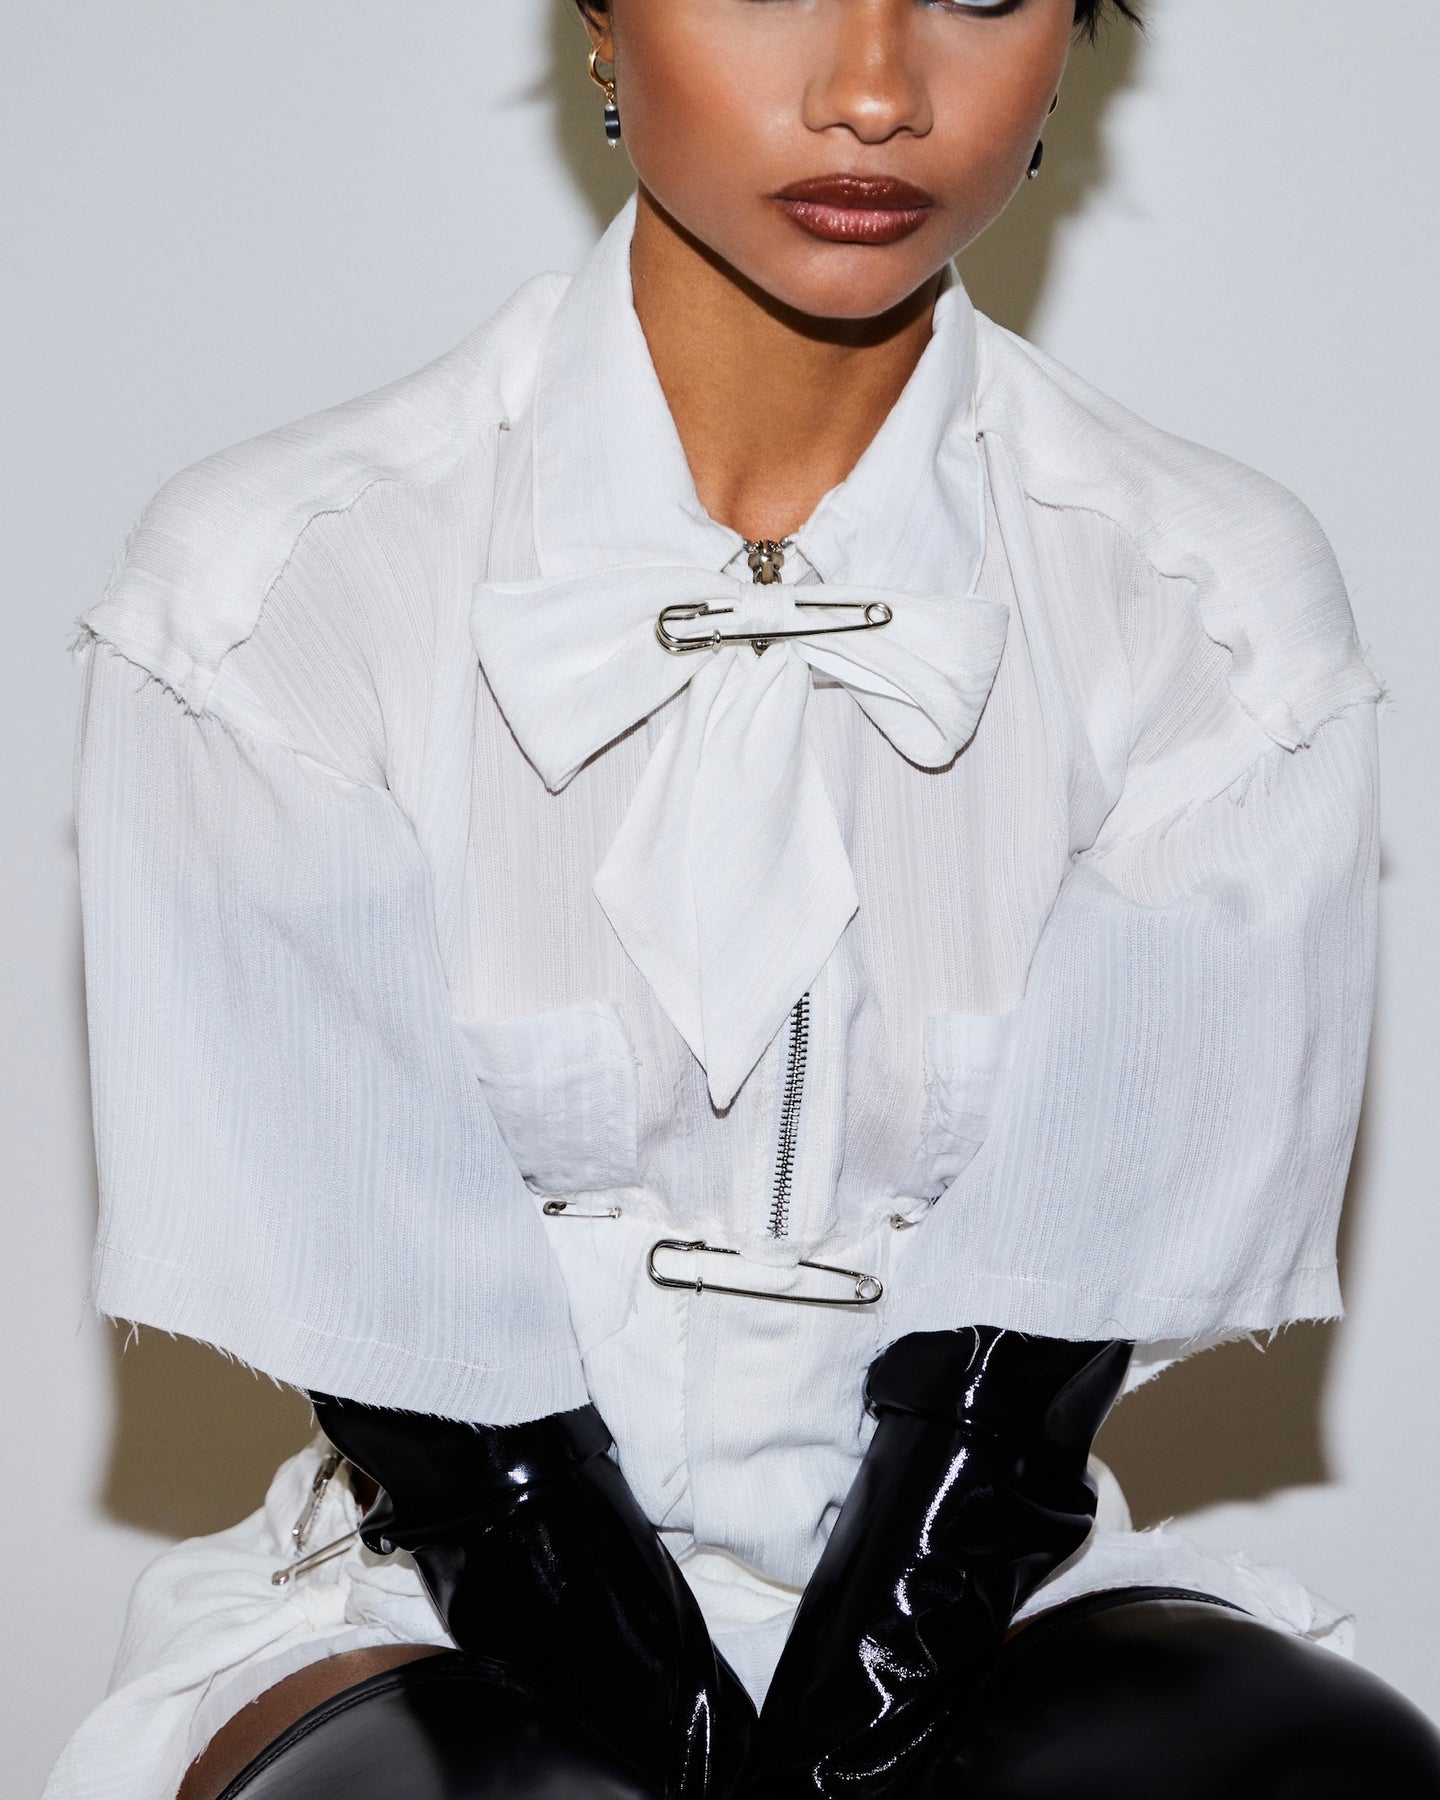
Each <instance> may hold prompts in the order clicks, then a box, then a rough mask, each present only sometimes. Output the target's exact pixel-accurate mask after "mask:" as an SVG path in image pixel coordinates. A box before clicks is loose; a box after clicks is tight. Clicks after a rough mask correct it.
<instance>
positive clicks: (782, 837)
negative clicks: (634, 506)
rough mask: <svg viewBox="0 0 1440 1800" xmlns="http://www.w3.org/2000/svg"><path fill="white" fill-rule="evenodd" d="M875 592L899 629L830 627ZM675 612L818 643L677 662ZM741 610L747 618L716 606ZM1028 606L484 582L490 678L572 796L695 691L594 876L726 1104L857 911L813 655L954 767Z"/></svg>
mask: <svg viewBox="0 0 1440 1800" xmlns="http://www.w3.org/2000/svg"><path fill="white" fill-rule="evenodd" d="M797 596H799V597H800V598H801V600H802V601H803V602H804V603H805V604H804V609H803V610H801V609H800V608H799V607H798V606H797V603H796V599H797ZM876 603H880V604H881V605H883V606H884V607H888V608H889V610H890V614H891V617H890V619H889V621H888V623H886V624H884V625H880V626H876V627H874V628H873V629H868V630H861V631H851V632H846V633H843V634H835V635H829V634H828V629H829V628H831V627H834V626H836V625H842V624H852V623H854V622H855V621H856V620H859V619H862V618H863V617H865V614H864V612H863V610H857V609H864V608H865V607H873V606H874V605H875V604H876ZM677 606H687V607H689V606H703V607H706V608H708V609H710V613H711V616H710V617H701V618H696V619H692V620H690V621H688V622H686V623H684V624H683V625H679V624H677V625H676V626H675V628H674V629H675V633H676V635H677V636H683V635H686V634H689V633H693V634H695V635H705V634H706V633H708V632H709V631H711V630H713V629H716V628H723V630H724V631H725V632H726V633H734V634H740V633H751V632H753V633H756V634H763V633H764V632H765V631H767V630H771V631H797V630H803V631H805V632H806V634H807V635H805V636H801V637H789V638H782V639H779V640H776V641H772V642H771V643H770V644H769V647H768V648H767V649H765V650H764V651H763V653H761V654H757V653H756V650H755V649H754V648H753V647H752V646H751V645H750V644H749V643H739V644H724V645H722V646H720V647H719V648H717V649H715V650H708V649H706V650H696V651H690V652H685V653H682V654H675V653H674V652H672V651H669V650H667V649H665V648H664V646H663V645H662V643H661V642H660V639H659V637H658V636H657V632H656V622H657V619H658V617H659V615H660V613H661V611H662V610H664V609H666V608H671V607H677ZM721 608H724V609H731V610H727V611H726V612H725V613H724V614H723V616H721V617H719V618H716V617H714V616H713V615H714V613H715V611H716V610H718V609H721ZM832 608H834V609H843V610H834V611H832V610H831V609H832ZM872 616H874V615H872ZM1008 618H1009V614H1008V610H1007V608H1005V607H1004V606H1002V605H1000V604H998V603H997V602H994V601H990V600H984V599H981V598H980V597H979V596H977V595H973V594H972V595H965V596H963V597H960V598H955V597H953V596H942V595H935V594H914V593H900V592H888V591H885V590H882V589H879V588H869V587H849V586H839V585H831V584H828V583H827V584H823V585H818V586H816V585H804V586H796V585H793V584H790V585H787V584H781V583H778V582H777V583H774V584H772V585H770V586H767V587H761V586H757V585H755V584H753V583H751V582H748V581H741V580H738V579H736V578H735V577H733V576H730V575H726V574H716V573H714V572H711V571H708V570H705V569H698V568H689V567H684V566H679V567H670V566H653V565H652V566H640V567H634V568H618V569H606V570H601V571H597V572H593V573H584V574H578V575H567V576H563V577H561V578H559V579H546V580H541V581H522V582H503V583H491V584H488V585H486V586H484V587H482V588H480V589H479V590H478V591H477V594H476V598H475V605H474V609H473V612H472V615H471V632H472V636H473V638H474V642H475V647H476V650H477V651H478V653H479V656H480V661H481V664H482V666H483V668H484V670H485V675H486V678H487V679H488V681H489V683H490V687H491V690H492V692H493V693H494V695H495V698H496V700H497V701H498V703H499V705H500V708H501V710H502V711H503V712H504V714H505V717H506V719H507V721H508V722H509V725H510V728H511V730H512V731H513V732H514V734H515V736H516V738H517V739H518V741H519V743H520V746H521V748H522V749H523V750H524V751H525V753H526V755H527V756H528V757H529V758H530V760H531V762H532V763H533V764H534V765H535V768H536V769H537V770H538V771H539V773H540V775H541V777H542V779H543V780H544V782H545V784H546V786H547V787H548V788H550V789H551V790H552V792H559V790H560V789H561V788H563V787H564V786H565V784H566V783H567V782H568V781H569V780H570V779H571V778H572V777H573V776H574V775H575V773H576V772H577V770H579V769H580V767H581V766H582V764H584V763H585V762H586V761H587V760H588V759H589V758H590V757H592V756H593V755H594V754H595V753H596V751H598V750H601V749H603V748H604V746H605V745H606V744H609V743H611V742H612V741H613V740H614V739H615V738H617V737H619V736H620V735H621V733H622V732H624V731H626V730H628V729H629V728H630V727H631V726H632V725H634V724H636V723H637V721H639V720H641V719H644V718H646V717H648V715H649V714H651V713H652V712H654V711H655V709H656V708H657V707H659V706H661V705H663V704H664V702H665V701H667V700H669V699H671V698H672V697H673V696H674V695H675V694H677V693H679V692H680V691H681V690H682V689H684V690H686V692H685V697H684V700H683V702H682V704H681V705H680V707H679V708H678V709H677V710H676V713H675V716H674V717H673V718H672V719H671V720H670V722H669V724H668V726H667V727H666V729H665V731H664V733H663V735H662V736H661V738H660V741H659V743H658V744H656V746H655V749H654V751H653V752H652V754H651V757H650V761H649V763H648V765H647V766H646V769H645V772H644V774H643V775H642V777H641V779H640V782H639V785H638V787H637V788H636V791H635V794H634V797H633V799H632V801H631V803H630V807H629V810H628V811H627V813H626V815H625V818H624V821H623V823H622V824H621V827H620V830H619V832H618V833H617V835H616V837H615V841H614V842H613V843H612V844H611V846H610V849H609V851H608V853H607V854H606V857H605V859H604V861H603V863H602V864H601V866H600V868H599V870H598V871H597V873H596V875H595V883H594V886H595V893H596V895H597V897H598V899H599V901H600V904H601V905H602V906H603V907H604V909H605V912H606V915H607V916H608V918H609V920H610V923H611V924H612V926H613V927H614V929H615V931H616V933H617V935H618V936H619V938H620V941H621V943H622V944H623V945H624V947H625V950H626V952H627V954H628V955H629V956H630V957H631V958H632V960H633V961H634V962H635V964H636V965H637V967H638V968H639V969H640V971H641V973H642V974H643V975H644V976H645V979H646V980H647V981H648V982H649V984H650V986H651V988H652V989H653V991H654V993H655V996H656V998H657V1000H658V1001H659V1003H660V1005H661V1006H662V1007H663V1008H664V1009H665V1012H666V1013H667V1014H668V1015H669V1017H670V1019H671V1020H672V1021H673V1023H674V1024H675V1026H676V1028H677V1029H678V1030H679V1032H680V1033H681V1035H682V1036H683V1037H684V1039H685V1041H686V1043H688V1044H689V1046H690V1048H691V1049H692V1050H693V1051H694V1053H695V1055H696V1057H697V1058H698V1059H699V1061H700V1063H701V1064H702V1065H703V1067H704V1069H705V1072H706V1078H707V1081H708V1084H709V1090H710V1097H711V1100H712V1101H713V1103H714V1104H715V1105H716V1106H717V1107H725V1106H728V1105H729V1104H730V1102H731V1101H732V1100H733V1099H734V1097H735V1094H736V1092H737V1091H738V1090H739V1088H740V1085H741V1083H742V1082H743V1081H744V1079H745V1077H746V1076H747V1075H748V1074H749V1072H750V1070H751V1069H752V1068H753V1067H754V1066H755V1063H756V1062H757V1060H758V1059H759V1057H760V1055H761V1053H762V1052H763V1051H764V1049H765V1047H766V1045H767V1044H768V1043H769V1042H770V1040H771V1039H772V1038H773V1037H774V1036H775V1033H776V1032H777V1031H778V1030H779V1029H780V1027H781V1025H782V1024H783V1023H784V1021H785V1017H786V1015H787V1013H788V1012H789V1010H790V1008H791V1007H792V1006H793V1005H794V1003H795V1001H796V1000H797V999H798V998H799V997H800V995H801V994H803V993H804V992H805V990H806V989H807V987H808V986H809V985H810V983H811V982H812V981H813V980H814V978H815V977H816V975H817V974H818V973H819V972H820V970H821V968H822V967H823V966H824V964H825V962H826V961H827V959H828V958H829V956H830V953H831V951H832V950H833V949H834V947H835V944H836V942H837V940H838V939H839V937H840V934H841V933H842V932H843V931H844V929H845V927H846V925H847V924H848V923H849V922H850V919H851V918H852V917H853V916H854V913H855V911H856V908H857V906H858V904H859V901H858V897H857V895H856V891H855V880H854V876H853V874H852V873H851V869H850V861H849V858H848V856H847V855H846V852H845V845H844V842H843V840H842V838H841V835H840V827H839V823H838V821H837V820H836V817H835V811H834V808H833V806H832V805H831V802H830V798H829V795H828V794H827V792H826V789H825V784H824V780H823V777H822V775H821V772H820V766H819V763H818V761H817V760H816V756H815V752H814V749H813V747H812V744H811V742H810V736H809V733H810V729H811V726H810V723H809V721H808V717H807V715H808V708H809V699H810V694H811V690H812V676H811V671H812V669H815V670H820V671H822V672H823V673H824V674H827V675H829V676H831V677H833V678H834V679H835V680H837V681H839V682H840V683H842V684H843V685H844V686H845V687H846V688H848V689H849V690H850V692H851V693H852V694H853V695H854V698H855V700H856V701H857V703H858V704H859V705H860V706H861V707H863V708H864V710H865V712H866V713H867V714H868V715H869V717H870V718H871V720H873V722H874V723H875V724H876V725H877V726H878V727H879V728H880V730H881V731H882V732H883V733H884V734H885V736H886V737H887V738H888V739H889V740H890V742H891V743H892V744H893V745H894V746H895V748H896V749H897V750H898V751H899V752H900V753H901V755H903V756H905V757H908V758H909V759H910V760H911V761H912V762H915V763H918V764H920V765H922V766H923V767H926V768H941V767H943V766H944V765H945V764H946V763H948V762H949V761H950V760H951V759H952V758H953V757H954V756H955V755H956V753H957V752H958V751H959V750H960V749H962V748H963V747H964V745H965V744H966V743H967V742H968V741H969V739H970V737H971V735H972V733H973V732H974V729H975V724H976V721H977V720H978V718H979V716H980V712H981V709H982V708H983V706H984V704H985V699H986V696H987V695H988V694H989V692H990V687H991V684H992V682H993V681H994V678H995V671H996V669H997V667H998V666H999V661H1000V653H1001V650H1002V649H1003V647H1004V642H1005V629H1006V625H1007V623H1008Z"/></svg>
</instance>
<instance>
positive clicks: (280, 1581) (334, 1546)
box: [270, 1525, 360, 1587]
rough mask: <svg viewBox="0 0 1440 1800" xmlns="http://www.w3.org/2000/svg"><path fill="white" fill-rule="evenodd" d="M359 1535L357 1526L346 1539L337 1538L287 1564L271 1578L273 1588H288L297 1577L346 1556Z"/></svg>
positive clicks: (346, 1535)
mask: <svg viewBox="0 0 1440 1800" xmlns="http://www.w3.org/2000/svg"><path fill="white" fill-rule="evenodd" d="M359 1535H360V1527H359V1526H358V1525H357V1526H356V1527H355V1529H354V1530H353V1531H347V1532H346V1533H345V1535H344V1537H342V1538H336V1539H335V1540H334V1542H333V1543H329V1544H322V1545H321V1546H320V1548H319V1549H318V1550H312V1551H311V1552H310V1554H309V1555H308V1556H302V1557H301V1558H300V1560H299V1561H298V1562H292V1563H287V1564H286V1565H285V1567H284V1568H283V1569H277V1570H276V1571H275V1573H274V1574H273V1575H272V1576H271V1577H270V1585H271V1587H288V1586H289V1585H290V1583H291V1582H292V1581H293V1580H294V1579H295V1577H296V1576H297V1575H308V1574H309V1573H310V1571H311V1570H312V1569H318V1568H320V1567H321V1565H322V1564H324V1563H328V1562H334V1561H335V1559H336V1558H337V1557H340V1556H343V1555H344V1554H345V1552H346V1551H347V1550H348V1549H349V1548H350V1546H351V1544H353V1543H354V1542H355V1540H356V1538H358V1537H359Z"/></svg>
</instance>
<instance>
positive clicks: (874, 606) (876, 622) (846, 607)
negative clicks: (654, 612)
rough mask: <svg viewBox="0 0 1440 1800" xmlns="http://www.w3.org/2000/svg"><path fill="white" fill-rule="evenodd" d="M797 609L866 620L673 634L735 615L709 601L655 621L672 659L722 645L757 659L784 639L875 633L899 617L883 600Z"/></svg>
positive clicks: (812, 603) (668, 610) (817, 603)
mask: <svg viewBox="0 0 1440 1800" xmlns="http://www.w3.org/2000/svg"><path fill="white" fill-rule="evenodd" d="M795 605H796V606H797V607H805V608H809V607H814V608H817V609H819V610H822V611H828V612H859V613H863V614H864V615H865V616H864V618H863V619H861V620H859V621H858V622H857V623H856V624H853V625H805V626H800V627H798V628H795V629H789V630H776V631H721V630H719V629H718V628H717V629H716V630H714V631H707V632H706V633H705V634H704V636H703V637H681V636H679V635H677V634H676V633H675V632H673V631H671V629H670V625H671V622H672V621H673V622H675V623H680V622H682V621H684V620H686V619H714V618H719V617H721V616H722V615H723V614H725V613H733V612H734V610H735V608H734V607H733V606H712V605H711V604H710V602H709V601H708V600H696V601H689V602H684V603H682V604H680V605H677V606H667V607H665V608H664V610H663V611H662V612H661V614H660V616H659V618H657V619H656V621H655V635H656V637H657V638H659V640H660V643H661V645H662V647H663V648H664V649H666V650H668V651H669V652H670V653H671V655H672V656H683V655H684V654H685V653H686V652H687V651H689V650H718V649H719V648H720V647H721V645H722V644H749V646H750V648H751V649H752V650H753V651H754V652H755V654H756V655H757V656H763V655H764V654H765V652H766V651H767V650H768V649H769V648H770V646H771V644H773V643H775V642H776V641H777V640H778V639H780V638H799V637H803V638H808V637H834V636H836V635H837V634H838V633H840V632H844V631H875V630H876V629H878V627H880V626H881V625H888V624H889V623H890V621H891V620H892V619H893V618H894V617H895V614H894V611H893V609H892V608H891V607H890V606H888V605H887V604H886V603H885V601H883V600H797V601H796V602H795Z"/></svg>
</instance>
